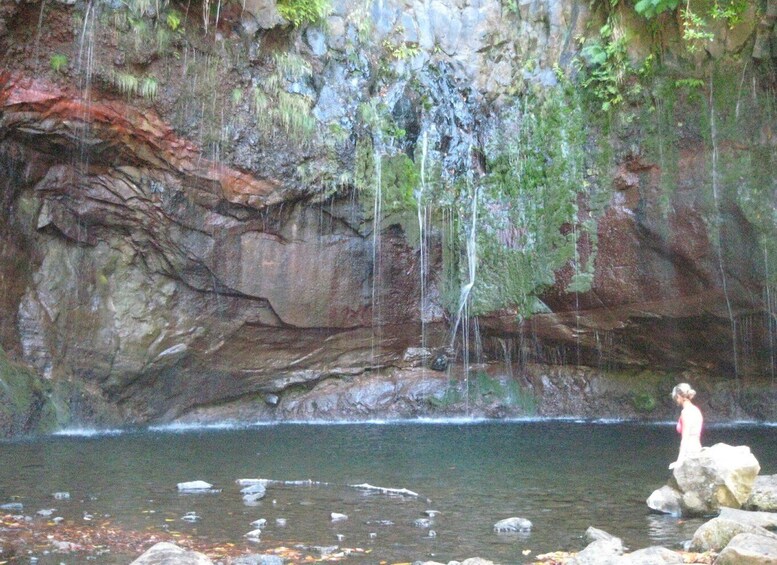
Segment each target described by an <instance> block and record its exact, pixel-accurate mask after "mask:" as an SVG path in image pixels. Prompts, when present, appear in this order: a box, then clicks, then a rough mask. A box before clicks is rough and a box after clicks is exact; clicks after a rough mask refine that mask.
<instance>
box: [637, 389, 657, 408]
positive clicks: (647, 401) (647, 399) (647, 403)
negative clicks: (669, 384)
mask: <svg viewBox="0 0 777 565" xmlns="http://www.w3.org/2000/svg"><path fill="white" fill-rule="evenodd" d="M631 403H632V405H633V406H634V408H635V409H636V410H637V411H639V412H645V413H647V412H652V411H653V410H655V408H656V397H655V396H653V395H652V394H650V393H647V392H637V393H634V395H633V396H632V397H631Z"/></svg>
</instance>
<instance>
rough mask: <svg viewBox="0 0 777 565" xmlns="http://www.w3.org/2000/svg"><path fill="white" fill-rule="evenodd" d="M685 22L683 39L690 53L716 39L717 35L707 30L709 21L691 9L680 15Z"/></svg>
mask: <svg viewBox="0 0 777 565" xmlns="http://www.w3.org/2000/svg"><path fill="white" fill-rule="evenodd" d="M680 15H681V17H682V21H683V39H684V40H685V41H686V43H687V47H688V51H690V52H691V53H693V52H695V51H696V50H697V49H698V48H699V46H700V45H701V44H703V43H705V42H707V41H712V40H713V39H715V34H714V33H712V32H711V31H709V30H708V29H707V21H706V20H705V19H704V18H703V17H702V16H700V15H699V14H697V13H696V12H693V11H692V10H691V9H690V8H689V9H685V10H683V11H682V12H681V13H680Z"/></svg>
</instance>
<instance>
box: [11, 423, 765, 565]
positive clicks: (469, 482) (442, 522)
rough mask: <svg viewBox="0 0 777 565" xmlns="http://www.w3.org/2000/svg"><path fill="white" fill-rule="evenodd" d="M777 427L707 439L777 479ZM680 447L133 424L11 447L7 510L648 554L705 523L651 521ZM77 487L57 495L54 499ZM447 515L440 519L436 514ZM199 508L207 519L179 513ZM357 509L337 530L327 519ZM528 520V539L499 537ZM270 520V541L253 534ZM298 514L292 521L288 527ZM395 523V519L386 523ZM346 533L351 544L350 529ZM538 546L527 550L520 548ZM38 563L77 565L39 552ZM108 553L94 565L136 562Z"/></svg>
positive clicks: (664, 434)
mask: <svg viewBox="0 0 777 565" xmlns="http://www.w3.org/2000/svg"><path fill="white" fill-rule="evenodd" d="M775 438H777V428H775V427H770V426H756V425H746V424H743V425H736V426H717V427H716V426H713V427H710V428H709V429H707V431H706V432H705V437H704V443H705V445H712V444H714V443H717V442H725V443H729V444H732V445H748V446H750V447H751V449H752V451H753V453H754V454H755V456H756V457H757V458H758V460H759V462H760V463H761V467H762V471H761V473H762V474H775V473H777V450H775V449H774V445H775ZM677 444H678V440H677V437H676V434H675V433H674V429H673V426H670V425H668V424H660V425H657V424H639V423H584V422H571V421H528V422H474V423H463V422H459V423H395V424H343V425H318V424H277V425H266V426H255V427H249V428H242V429H188V430H187V429H183V430H172V429H163V430H136V431H123V432H119V433H116V434H108V435H104V434H103V435H95V436H89V435H72V436H54V437H45V438H38V439H32V440H25V441H17V442H4V443H0V462H2V465H1V466H0V503H4V502H10V501H12V500H14V501H18V502H21V503H22V504H24V513H25V514H27V515H34V514H35V513H36V511H37V510H39V509H43V508H56V512H55V514H54V515H56V516H62V517H64V518H65V519H66V520H73V521H75V522H76V523H86V522H84V521H83V520H84V518H83V516H84V514H85V513H86V514H89V515H92V516H93V517H94V519H95V520H99V519H108V518H107V516H109V517H110V518H109V519H110V520H111V521H112V523H114V524H115V525H117V526H120V527H122V528H124V529H127V530H135V531H147V530H151V531H154V530H160V531H162V530H167V531H170V530H175V531H178V532H182V533H186V534H192V535H195V536H197V537H198V538H200V539H203V540H205V541H208V542H212V543H219V544H220V543H230V542H231V543H235V544H238V546H245V547H250V548H251V549H252V550H253V551H255V552H261V551H262V550H263V549H266V548H274V547H277V546H279V545H282V544H285V545H293V544H304V545H308V546H333V545H341V546H343V547H359V548H364V549H369V550H371V552H370V553H369V554H368V555H360V556H355V557H352V558H350V559H348V560H346V561H345V562H346V563H379V562H380V561H383V560H385V561H388V562H396V561H413V560H416V559H435V560H437V561H444V562H447V561H448V560H452V559H464V558H467V557H473V556H482V557H486V558H489V559H492V560H494V561H497V562H500V563H521V562H523V561H525V560H527V559H530V557H531V556H533V555H536V554H538V553H543V552H548V551H555V550H561V549H567V550H578V549H580V548H582V546H583V543H582V540H581V536H582V534H583V533H584V532H585V530H586V528H587V527H588V526H592V525H593V526H596V527H598V528H602V529H604V530H606V531H608V532H610V533H612V534H614V535H617V536H619V537H621V538H622V539H623V540H624V543H625V544H626V545H627V546H629V547H631V548H633V549H637V548H640V547H646V546H649V545H655V544H659V545H665V546H667V547H671V548H679V547H680V545H681V543H682V542H683V541H684V540H686V539H689V538H690V537H691V536H692V535H693V532H694V531H695V529H696V528H697V527H698V526H699V525H700V524H701V521H696V520H684V521H680V520H677V519H676V518H672V517H668V516H661V515H654V514H650V513H649V512H648V509H647V506H646V505H645V499H646V498H647V497H648V496H649V495H650V493H651V492H652V491H653V490H654V489H655V488H658V487H660V486H661V485H663V484H664V483H665V482H666V480H667V478H668V476H669V472H668V470H667V465H668V463H669V462H670V461H672V460H673V459H674V456H675V454H676V449H677ZM256 477H261V478H267V479H274V480H278V481H297V480H307V479H310V480H312V481H314V484H310V485H304V486H298V485H271V486H269V487H268V490H267V497H266V498H265V499H264V500H262V501H260V502H259V503H258V504H257V505H255V506H247V505H246V504H244V502H243V500H242V498H241V495H240V493H239V488H240V487H238V485H237V484H236V483H235V481H236V480H237V479H241V478H256ZM197 479H199V480H205V481H207V482H209V483H212V484H213V485H214V487H216V488H219V489H221V492H219V493H215V494H200V495H182V494H179V493H178V492H177V489H176V484H177V483H179V482H183V481H191V480H197ZM361 483H369V484H371V485H376V486H380V487H388V488H404V489H409V490H411V491H414V492H415V493H418V495H419V496H417V497H414V496H387V495H382V494H375V493H365V492H364V491H362V490H360V489H356V488H353V487H351V486H349V485H355V484H361ZM63 491H65V492H69V493H70V499H69V500H56V499H55V498H54V497H53V496H52V494H53V493H55V492H63ZM430 509H433V510H437V511H439V512H440V514H439V515H438V516H436V517H435V518H434V523H433V524H432V526H431V529H433V530H434V531H435V532H436V537H430V536H429V529H430V528H429V527H418V526H416V525H414V522H415V520H417V519H418V518H423V517H424V514H423V513H424V511H426V510H430ZM187 512H196V513H197V514H198V515H199V516H200V519H199V520H198V521H197V522H195V523H188V522H186V521H184V520H182V519H181V518H182V516H184V515H185V514H186V513H187ZM332 512H338V513H343V514H346V515H348V517H349V519H348V520H346V521H342V522H336V523H333V522H332V521H331V519H330V513H332ZM511 516H521V517H524V518H528V519H529V520H531V521H532V522H533V524H534V527H533V529H532V531H531V533H530V534H521V535H504V534H496V533H494V532H493V531H492V528H493V524H494V523H496V522H497V521H498V520H500V519H502V518H508V517H511ZM258 518H265V519H267V521H268V526H267V527H266V528H265V530H264V532H263V534H262V537H261V542H260V543H253V542H247V541H245V539H244V538H243V534H245V533H246V532H248V531H250V530H252V529H253V527H252V526H251V525H250V523H251V522H252V521H253V520H256V519H258ZM277 518H285V520H286V525H285V526H279V525H277V524H276V519H277ZM389 522H390V524H389ZM338 534H339V535H341V536H344V538H343V539H342V540H341V541H338V539H337V536H338ZM525 550H530V551H531V554H530V555H529V556H528V557H525V556H524V555H523V552H524V551H525ZM37 557H39V558H40V560H39V561H38V563H40V564H45V563H78V562H79V559H78V558H76V557H74V556H72V555H71V556H68V555H58V556H56V557H54V556H45V555H38V556H37ZM129 560H131V559H127V556H117V555H115V554H114V555H111V554H108V555H103V556H98V557H96V558H94V559H91V560H90V562H91V563H105V564H108V563H127V562H128V561H129Z"/></svg>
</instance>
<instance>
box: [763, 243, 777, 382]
mask: <svg viewBox="0 0 777 565" xmlns="http://www.w3.org/2000/svg"><path fill="white" fill-rule="evenodd" d="M764 272H765V273H766V283H765V284H764V304H765V305H766V326H767V330H768V331H767V333H768V337H769V369H770V375H771V378H772V381H774V380H775V372H777V358H776V357H775V346H777V343H775V339H777V293H775V292H773V289H772V284H771V281H770V280H769V273H770V271H769V250H768V249H767V248H766V247H764Z"/></svg>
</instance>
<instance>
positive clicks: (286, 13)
mask: <svg viewBox="0 0 777 565" xmlns="http://www.w3.org/2000/svg"><path fill="white" fill-rule="evenodd" d="M276 6H277V8H278V13H279V14H280V15H281V16H283V18H284V19H285V20H286V21H288V22H289V23H291V25H292V26H294V27H300V26H303V25H310V24H316V23H318V22H320V21H321V20H323V19H324V18H326V17H327V16H328V15H329V13H330V12H331V10H332V6H331V4H330V2H329V0H279V1H278V3H277V5H276Z"/></svg>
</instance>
